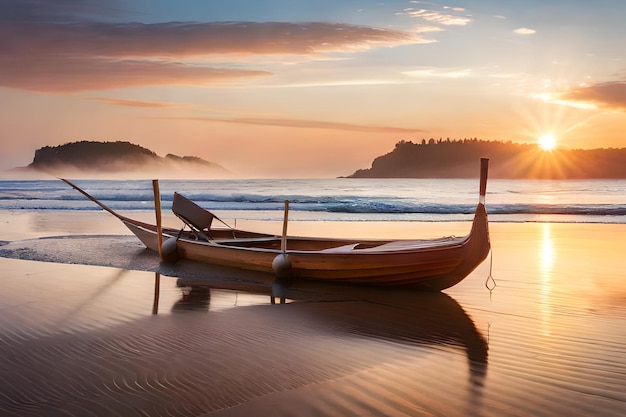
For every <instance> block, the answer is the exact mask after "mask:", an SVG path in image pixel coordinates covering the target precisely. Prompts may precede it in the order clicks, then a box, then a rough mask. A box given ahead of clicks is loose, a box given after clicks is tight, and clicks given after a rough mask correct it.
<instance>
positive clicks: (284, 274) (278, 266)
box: [272, 200, 291, 278]
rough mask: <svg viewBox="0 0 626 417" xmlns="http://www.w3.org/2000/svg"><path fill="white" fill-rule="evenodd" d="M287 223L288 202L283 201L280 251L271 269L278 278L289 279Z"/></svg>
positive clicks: (289, 262) (289, 263)
mask: <svg viewBox="0 0 626 417" xmlns="http://www.w3.org/2000/svg"><path fill="white" fill-rule="evenodd" d="M288 222H289V200H285V215H284V217H283V234H282V236H281V240H280V251H281V253H279V254H278V255H276V257H275V258H274V260H273V261H272V269H273V270H274V273H275V274H276V277H278V278H289V276H290V275H291V261H290V260H289V256H288V255H287V223H288Z"/></svg>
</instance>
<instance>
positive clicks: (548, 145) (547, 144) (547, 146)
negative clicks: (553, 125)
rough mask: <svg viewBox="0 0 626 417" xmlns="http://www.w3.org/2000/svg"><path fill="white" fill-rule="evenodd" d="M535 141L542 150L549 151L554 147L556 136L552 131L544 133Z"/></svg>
mask: <svg viewBox="0 0 626 417" xmlns="http://www.w3.org/2000/svg"><path fill="white" fill-rule="evenodd" d="M537 143H538V144H539V147H541V149H543V150H544V151H551V150H552V149H554V148H555V147H556V138H555V137H554V135H553V134H552V133H546V134H545V135H543V136H541V137H540V138H539V139H538V140H537Z"/></svg>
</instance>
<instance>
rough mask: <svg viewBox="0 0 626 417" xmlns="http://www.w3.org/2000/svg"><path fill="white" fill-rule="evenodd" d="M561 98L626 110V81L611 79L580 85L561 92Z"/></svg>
mask: <svg viewBox="0 0 626 417" xmlns="http://www.w3.org/2000/svg"><path fill="white" fill-rule="evenodd" d="M559 99H560V100H562V101H570V102H577V103H589V104H594V105H597V106H599V107H605V108H609V109H613V110H619V111H626V81H610V82H605V83H599V84H594V85H590V86H585V87H580V88H577V89H574V90H571V91H567V92H565V93H562V94H560V95H559Z"/></svg>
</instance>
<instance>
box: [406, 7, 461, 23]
mask: <svg viewBox="0 0 626 417" xmlns="http://www.w3.org/2000/svg"><path fill="white" fill-rule="evenodd" d="M407 13H408V14H409V16H411V17H416V18H421V19H424V20H426V21H428V22H432V23H439V24H442V25H445V26H465V25H467V24H469V23H470V22H471V21H472V19H471V18H469V17H467V16H454V15H450V14H444V13H439V12H436V11H433V10H426V9H416V10H412V9H407Z"/></svg>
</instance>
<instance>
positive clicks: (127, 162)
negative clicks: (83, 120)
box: [21, 141, 229, 178]
mask: <svg viewBox="0 0 626 417" xmlns="http://www.w3.org/2000/svg"><path fill="white" fill-rule="evenodd" d="M21 170H22V171H35V172H43V173H48V174H53V175H67V174H80V175H95V176H107V175H112V174H137V175H147V174H158V175H159V176H160V177H161V178H178V177H189V178H191V177H194V176H209V177H211V176H224V175H227V174H229V172H228V171H227V170H226V169H225V168H224V167H222V166H220V165H218V164H215V163H213V162H209V161H206V160H204V159H202V158H198V157H195V156H178V155H174V154H167V155H166V156H165V157H161V156H159V155H157V154H156V153H155V152H153V151H151V150H150V149H147V148H144V147H142V146H139V145H135V144H132V143H130V142H122V141H116V142H98V141H79V142H70V143H66V144H64V145H59V146H44V147H43V148H39V149H37V150H36V151H35V157H34V159H33V162H32V163H31V164H29V165H28V166H27V167H25V168H21Z"/></svg>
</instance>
